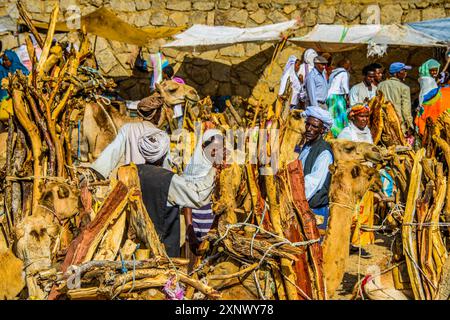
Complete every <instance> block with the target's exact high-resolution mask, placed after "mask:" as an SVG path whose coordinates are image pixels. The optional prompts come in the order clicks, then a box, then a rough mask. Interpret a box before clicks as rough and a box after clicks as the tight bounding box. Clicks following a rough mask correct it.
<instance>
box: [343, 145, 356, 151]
mask: <svg viewBox="0 0 450 320" xmlns="http://www.w3.org/2000/svg"><path fill="white" fill-rule="evenodd" d="M344 149H345V151H347V152H352V151H354V150H355V149H356V146H345V147H344Z"/></svg>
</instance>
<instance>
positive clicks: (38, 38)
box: [17, 1, 44, 48]
mask: <svg viewBox="0 0 450 320" xmlns="http://www.w3.org/2000/svg"><path fill="white" fill-rule="evenodd" d="M17 9H18V10H19V15H20V17H21V18H22V19H23V21H24V22H25V24H26V25H27V27H28V28H29V29H30V31H31V33H32V34H33V36H34V38H35V39H36V41H37V43H38V44H39V46H40V47H41V48H43V47H44V41H42V38H41V35H40V34H39V32H38V31H37V29H36V27H35V26H34V24H33V22H32V21H31V18H30V15H29V14H28V11H27V10H26V9H25V8H24V6H23V4H22V2H21V1H17Z"/></svg>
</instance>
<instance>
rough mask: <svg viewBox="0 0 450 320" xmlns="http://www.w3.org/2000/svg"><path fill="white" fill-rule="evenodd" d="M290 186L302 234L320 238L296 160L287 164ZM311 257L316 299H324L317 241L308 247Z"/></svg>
mask: <svg viewBox="0 0 450 320" xmlns="http://www.w3.org/2000/svg"><path fill="white" fill-rule="evenodd" d="M288 170H289V178H290V186H291V190H292V198H293V204H294V206H295V209H296V212H297V216H298V218H299V221H300V223H301V226H302V229H303V234H304V235H305V237H306V240H316V239H319V238H320V234H319V229H318V228H317V224H316V219H315V217H314V214H313V213H312V212H311V209H310V208H309V205H308V201H307V200H306V195H305V189H304V177H303V170H302V168H301V162H300V161H299V160H296V161H294V162H291V163H290V164H289V165H288ZM308 251H309V254H310V257H311V262H312V265H311V267H312V269H313V274H314V282H315V288H316V294H317V299H320V300H323V299H325V284H324V282H323V270H322V269H323V266H322V264H323V253H322V247H321V246H320V244H319V243H313V244H311V245H310V246H309V247H308Z"/></svg>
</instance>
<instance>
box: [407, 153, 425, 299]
mask: <svg viewBox="0 0 450 320" xmlns="http://www.w3.org/2000/svg"><path fill="white" fill-rule="evenodd" d="M424 155H425V149H420V150H419V152H417V153H416V156H415V157H414V167H413V170H412V173H411V182H410V185H409V191H408V198H407V202H406V206H405V212H404V215H403V226H402V243H403V252H404V254H405V259H406V265H407V267H408V274H409V277H410V280H411V286H412V290H413V292H414V297H415V299H417V300H423V299H425V292H424V289H423V285H422V282H421V274H420V271H419V268H418V264H417V263H418V258H417V247H416V244H415V241H414V239H415V238H416V237H415V228H414V226H413V225H411V224H412V223H414V217H415V214H416V200H417V198H418V196H419V192H420V181H421V178H422V166H421V165H420V162H421V161H422V158H423V157H424Z"/></svg>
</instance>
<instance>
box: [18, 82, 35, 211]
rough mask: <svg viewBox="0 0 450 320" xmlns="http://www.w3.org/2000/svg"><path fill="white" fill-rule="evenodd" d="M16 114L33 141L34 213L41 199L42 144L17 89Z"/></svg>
mask: <svg viewBox="0 0 450 320" xmlns="http://www.w3.org/2000/svg"><path fill="white" fill-rule="evenodd" d="M12 97H13V105H14V113H15V115H16V116H17V119H18V120H19V122H20V124H21V125H22V127H23V128H24V129H25V131H26V132H27V134H28V135H29V137H30V140H31V149H32V153H33V174H34V179H33V204H32V213H33V212H35V210H36V208H37V205H38V201H39V199H40V190H39V180H40V179H39V178H38V177H40V176H41V165H40V163H39V159H40V157H41V150H42V143H41V138H40V136H39V130H38V128H37V127H36V125H35V124H34V123H33V122H32V121H31V120H30V118H29V117H28V114H27V111H26V107H25V103H24V100H23V92H22V91H20V90H17V89H14V90H13V94H12Z"/></svg>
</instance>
